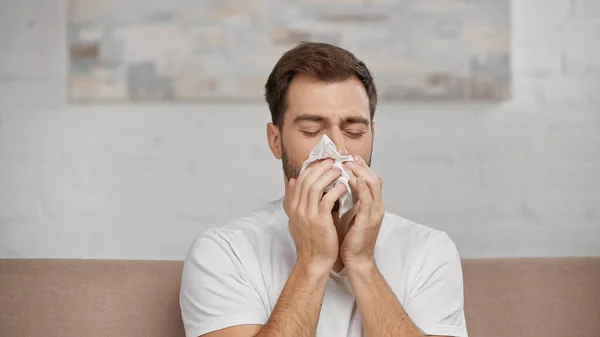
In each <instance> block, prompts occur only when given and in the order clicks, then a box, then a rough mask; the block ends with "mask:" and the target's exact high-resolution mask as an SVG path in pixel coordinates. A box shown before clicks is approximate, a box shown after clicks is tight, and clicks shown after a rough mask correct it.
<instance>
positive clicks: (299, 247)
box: [285, 159, 346, 272]
mask: <svg viewBox="0 0 600 337" xmlns="http://www.w3.org/2000/svg"><path fill="white" fill-rule="evenodd" d="M333 163H334V161H333V160H332V159H327V160H324V161H321V162H315V163H313V164H312V165H310V166H309V167H307V168H306V170H304V172H302V174H300V176H299V177H298V179H294V178H292V179H290V181H289V186H288V189H287V191H286V196H285V199H286V202H287V211H288V217H289V219H290V220H289V226H290V232H291V234H292V237H293V238H294V242H295V244H296V255H297V260H296V265H297V266H298V265H300V266H305V267H308V268H309V269H313V268H316V269H317V270H318V271H320V272H329V269H331V267H332V266H333V264H334V263H335V261H336V259H337V256H338V249H339V248H338V247H339V246H338V237H337V232H336V229H335V225H334V223H333V217H332V215H331V211H332V209H333V206H334V204H335V202H336V201H337V200H338V199H339V198H340V197H341V196H342V194H344V192H346V189H345V187H344V185H342V184H339V185H337V186H336V187H335V188H332V189H331V190H329V192H327V193H326V194H325V195H323V189H325V187H327V186H328V185H329V184H331V183H332V182H333V181H335V180H336V179H337V178H339V177H340V176H341V174H342V173H341V171H340V170H339V169H338V168H334V167H333Z"/></svg>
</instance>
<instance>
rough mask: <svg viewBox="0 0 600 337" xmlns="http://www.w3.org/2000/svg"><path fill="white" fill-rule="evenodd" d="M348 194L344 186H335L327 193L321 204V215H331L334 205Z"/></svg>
mask: <svg viewBox="0 0 600 337" xmlns="http://www.w3.org/2000/svg"><path fill="white" fill-rule="evenodd" d="M344 193H346V186H344V184H338V185H335V187H334V188H332V189H330V190H329V192H327V193H325V195H324V196H323V198H322V199H321V203H320V204H319V213H320V214H330V213H331V211H332V210H333V205H335V202H336V201H338V199H340V198H341V197H342V195H344Z"/></svg>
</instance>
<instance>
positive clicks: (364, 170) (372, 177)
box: [346, 157, 381, 200]
mask: <svg viewBox="0 0 600 337" xmlns="http://www.w3.org/2000/svg"><path fill="white" fill-rule="evenodd" d="M359 158H360V157H359ZM361 161H362V163H360V162H356V163H352V162H348V163H347V164H346V167H347V168H348V169H349V170H350V171H352V173H354V175H356V176H357V177H362V178H364V179H365V181H366V183H367V186H368V187H369V189H370V190H371V194H372V195H373V197H374V198H377V200H381V183H380V181H379V177H378V176H377V175H376V174H375V172H373V170H371V168H370V167H369V166H367V165H366V163H364V160H362V159H361Z"/></svg>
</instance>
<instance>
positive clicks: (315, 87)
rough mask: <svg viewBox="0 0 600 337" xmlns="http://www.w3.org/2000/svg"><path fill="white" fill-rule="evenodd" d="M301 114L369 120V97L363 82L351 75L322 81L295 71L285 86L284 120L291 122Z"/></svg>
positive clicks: (334, 118) (333, 118)
mask: <svg viewBox="0 0 600 337" xmlns="http://www.w3.org/2000/svg"><path fill="white" fill-rule="evenodd" d="M301 114H312V115H320V116H323V117H327V118H329V119H331V120H336V119H343V118H346V117H364V118H367V119H370V111H369V97H368V96H367V92H366V90H365V87H364V86H363V84H362V83H361V82H360V80H359V79H358V78H356V77H354V76H352V77H349V78H348V79H346V80H344V81H341V82H323V81H320V80H319V79H317V78H315V77H311V76H308V75H304V74H299V75H296V76H295V77H294V79H293V80H292V83H291V84H290V87H289V88H288V92H287V109H286V112H285V115H284V119H285V120H286V121H291V120H294V118H295V117H296V116H298V115H301ZM284 124H285V123H284Z"/></svg>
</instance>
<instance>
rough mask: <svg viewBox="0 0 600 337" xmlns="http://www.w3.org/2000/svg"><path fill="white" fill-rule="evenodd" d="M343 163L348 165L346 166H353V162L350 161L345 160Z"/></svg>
mask: <svg viewBox="0 0 600 337" xmlns="http://www.w3.org/2000/svg"><path fill="white" fill-rule="evenodd" d="M344 165H346V166H348V167H352V166H354V162H352V161H347V162H345V163H344Z"/></svg>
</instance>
